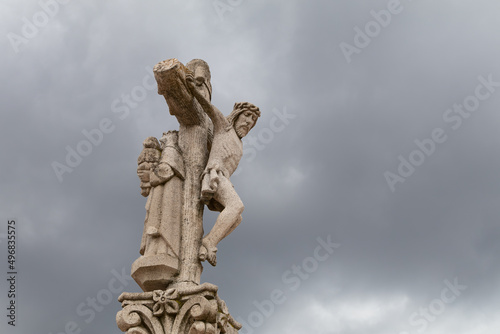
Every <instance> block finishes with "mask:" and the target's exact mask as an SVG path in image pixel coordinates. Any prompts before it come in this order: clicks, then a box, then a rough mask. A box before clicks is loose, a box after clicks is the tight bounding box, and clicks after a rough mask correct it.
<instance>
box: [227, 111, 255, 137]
mask: <svg viewBox="0 0 500 334" xmlns="http://www.w3.org/2000/svg"><path fill="white" fill-rule="evenodd" d="M259 117H260V110H259V108H258V107H256V106H255V105H253V104H251V103H249V102H238V103H235V104H234V107H233V111H232V112H231V113H230V114H229V115H228V116H227V121H228V122H229V124H231V127H233V128H234V130H235V131H236V134H237V135H238V137H240V139H241V138H243V137H245V136H246V135H247V134H248V132H250V130H251V129H252V128H253V127H254V126H255V124H256V123H257V119H258V118H259Z"/></svg>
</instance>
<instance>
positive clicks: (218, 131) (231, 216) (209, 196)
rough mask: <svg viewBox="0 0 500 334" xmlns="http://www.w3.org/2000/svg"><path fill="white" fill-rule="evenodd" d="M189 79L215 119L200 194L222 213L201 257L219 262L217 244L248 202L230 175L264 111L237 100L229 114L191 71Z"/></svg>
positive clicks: (214, 262) (205, 243)
mask: <svg viewBox="0 0 500 334" xmlns="http://www.w3.org/2000/svg"><path fill="white" fill-rule="evenodd" d="M187 82H188V85H189V88H190V90H191V92H192V93H193V95H194V96H195V98H196V100H198V102H199V103H200V105H201V107H202V108H203V111H205V112H206V113H207V115H208V116H209V117H210V119H211V120H212V123H213V131H214V138H213V143H212V149H211V151H210V155H209V158H208V163H207V166H206V167H205V170H204V171H203V175H202V183H201V196H200V197H201V200H202V201H203V202H204V203H205V204H207V205H208V206H209V207H210V208H213V209H215V210H217V211H221V213H220V215H219V217H218V218H217V221H216V222H215V225H214V227H213V228H212V230H211V231H210V233H209V234H208V235H206V236H205V237H204V238H203V240H202V245H201V248H200V260H202V261H205V260H207V261H208V262H209V263H210V264H211V265H213V266H215V265H216V263H217V260H216V252H217V244H218V243H219V242H220V241H221V240H222V239H223V238H225V237H226V236H228V235H229V234H230V233H231V232H232V231H233V230H234V229H235V228H236V227H237V226H238V225H239V224H240V222H241V219H242V217H241V213H242V212H243V209H244V206H243V203H242V202H241V199H240V197H239V196H238V194H237V193H236V191H235V190H234V187H233V184H232V183H231V181H230V180H229V178H230V177H231V175H232V174H233V173H234V171H235V170H236V168H237V167H238V164H239V163H240V160H241V157H242V156H243V144H242V142H241V138H243V137H245V136H246V135H247V134H248V132H249V131H250V130H251V129H252V128H253V127H254V126H255V123H256V122H257V118H258V117H259V116H260V111H259V108H257V107H256V106H254V105H253V104H251V103H248V102H243V103H236V104H235V105H234V108H233V111H232V112H231V114H229V116H228V117H227V118H226V117H225V116H224V115H223V114H222V113H221V112H220V110H219V109H217V108H216V107H215V106H214V105H213V104H211V103H210V101H209V100H208V99H207V98H206V97H205V96H203V94H201V93H200V92H199V91H198V90H197V89H196V86H195V83H194V78H193V77H192V76H191V75H188V77H187ZM213 200H215V201H216V203H215V204H211V203H210V202H211V201H213Z"/></svg>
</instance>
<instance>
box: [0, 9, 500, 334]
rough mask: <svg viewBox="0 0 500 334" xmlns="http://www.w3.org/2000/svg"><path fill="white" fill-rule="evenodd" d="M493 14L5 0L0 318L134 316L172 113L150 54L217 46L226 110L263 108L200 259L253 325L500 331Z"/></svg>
mask: <svg viewBox="0 0 500 334" xmlns="http://www.w3.org/2000/svg"><path fill="white" fill-rule="evenodd" d="M45 4H46V5H45ZM499 11H500V3H499V2H498V1H495V0H489V1H486V0H474V1H472V0H462V1H452V0H439V1H431V0H418V1H417V0H413V1H411V0H401V1H397V0H381V1H379V0H370V1H353V0H342V1H341V0H335V1H326V0H325V1H298V0H295V1H293V0H287V1H284V0H283V1H249V0H231V1H229V0H220V1H212V0H210V1H207V0H198V1H194V0H191V1H181V0H173V1H166V0H153V1H129V0H122V1H118V0H109V1H62V0H60V1H59V2H54V1H50V0H42V1H41V2H40V3H39V2H38V1H34V0H32V1H31V0H30V1H19V0H3V1H2V2H1V3H0V17H1V22H2V24H1V34H0V35H1V36H2V38H1V39H0V43H1V50H2V52H1V57H2V58H1V59H2V61H1V62H0V76H1V78H2V83H1V85H2V86H1V89H0V96H1V105H2V121H1V123H0V136H1V137H0V138H1V140H0V147H1V149H0V150H1V152H2V157H1V161H2V164H1V173H0V178H1V184H2V187H1V190H0V194H1V197H0V198H1V201H0V208H1V211H0V212H1V217H0V218H1V221H2V223H1V225H0V241H1V242H0V247H1V254H2V256H1V263H0V272H1V273H2V277H1V280H0V282H1V284H0V289H1V292H0V305H1V307H0V309H1V310H3V311H2V312H1V314H0V315H1V317H0V319H2V320H1V324H0V332H1V333H8V334H10V333H13V334H14V333H18V334H35V333H36V334H49V333H52V334H59V333H68V334H69V333H73V332H74V333H84V334H93V333H108V334H109V333H117V334H118V333H121V332H120V330H119V329H118V328H117V326H116V320H115V315H116V313H117V312H118V311H119V310H120V309H121V306H120V303H118V301H117V300H116V299H117V298H118V295H119V294H120V293H121V292H123V291H128V292H138V291H140V288H139V287H138V286H137V284H136V283H135V282H133V281H131V279H130V276H128V275H129V273H130V266H131V264H132V262H133V261H134V260H135V259H136V258H137V257H138V256H139V246H140V240H141V233H142V228H143V222H144V215H145V210H144V205H145V201H146V199H145V198H144V197H142V196H141V195H140V189H139V179H138V178H137V175H136V168H137V157H138V155H139V153H140V152H141V148H142V141H143V140H144V139H145V138H146V137H148V136H156V137H158V138H159V137H161V135H162V133H163V132H164V131H167V130H174V129H177V128H178V123H177V120H176V119H175V118H174V117H173V116H171V115H169V112H168V107H167V105H166V103H165V101H164V99H163V97H162V96H160V95H158V94H157V92H156V87H155V86H154V79H153V78H152V67H153V66H154V65H155V64H156V63H158V62H159V61H162V60H165V59H168V58H174V57H175V58H178V59H179V60H180V61H181V62H183V63H187V62H188V61H189V60H191V59H193V58H201V59H204V60H205V61H207V62H208V63H209V65H210V69H211V73H212V85H213V100H212V102H213V103H214V104H215V105H216V106H218V108H219V109H220V110H222V111H223V112H224V113H226V114H228V113H229V112H230V111H231V109H232V106H233V104H234V103H235V102H239V101H249V102H252V103H254V104H255V105H257V106H259V107H260V109H261V111H262V117H261V118H260V119H259V121H258V124H257V126H256V127H255V128H254V129H253V130H252V131H251V132H250V134H249V138H247V139H245V140H244V142H245V155H244V156H243V159H242V161H241V163H240V167H239V170H238V172H237V173H236V175H234V176H233V178H232V181H233V183H234V185H235V189H236V190H237V192H238V193H239V195H240V197H241V198H242V200H243V202H244V204H245V212H244V214H243V217H244V218H243V222H242V223H241V225H240V226H239V227H238V228H237V229H236V230H235V231H234V232H233V233H232V234H231V235H230V236H229V237H228V238H227V239H225V240H224V241H223V242H222V243H221V244H220V245H219V252H218V264H217V267H215V268H212V267H210V266H208V265H205V270H204V273H203V275H202V281H204V282H210V283H213V284H216V285H218V286H219V295H220V296H221V298H223V299H224V300H225V301H226V302H227V304H228V306H229V309H230V312H231V314H232V315H233V316H234V317H235V318H236V319H237V320H239V321H242V322H244V324H245V328H244V329H242V330H241V331H240V333H242V334H246V333H260V334H270V333H289V334H302V333H319V334H333V333H339V334H366V333H370V334H414V333H429V334H445V333H455V334H494V333H495V334H496V333H498V332H499V331H500V320H499V319H500V289H499V282H500V257H499V254H500V242H499V240H500V224H499V216H500V182H499V177H498V175H499V174H500V154H499V152H500V131H498V129H499V127H500V116H499V111H500V109H499V105H500V62H499V59H500V39H499V37H498V36H499V35H498V31H500V23H499V21H498V15H499ZM93 129H99V131H101V132H103V131H104V132H103V136H102V140H100V141H96V144H92V145H91V146H90V148H89V146H85V144H81V143H82V142H83V141H85V140H86V136H85V134H84V133H86V132H88V131H92V130H93ZM77 149H79V150H80V151H82V150H83V151H84V152H85V150H87V151H86V152H85V154H87V155H86V156H81V157H80V158H81V159H78V158H74V157H73V158H72V159H73V160H71V159H70V160H71V162H70V163H71V165H70V163H68V161H67V159H68V157H67V156H68V152H70V151H72V150H77ZM77 153H78V152H77ZM54 166H58V168H56V169H55V167H54ZM62 166H64V167H62ZM206 211H208V210H206ZM215 217H216V215H214V214H211V213H208V212H207V214H206V219H205V230H209V229H210V228H211V224H213V222H214V220H215ZM9 219H15V221H16V232H17V246H16V247H17V249H16V251H17V259H16V261H17V262H16V266H17V268H16V270H17V271H18V275H17V281H16V293H17V299H16V307H17V308H16V312H17V318H16V326H15V327H12V326H9V325H8V324H7V321H8V320H9V319H8V318H7V317H6V315H7V312H8V311H7V310H6V308H7V307H8V305H9V304H8V303H9V302H10V299H9V298H8V296H7V292H8V289H9V286H8V282H7V278H8V275H7V271H8V267H7V257H6V254H7V240H6V234H7V222H8V220H9ZM325 245H326V246H325ZM328 245H329V246H328ZM117 277H120V279H117ZM127 277H128V278H127ZM110 282H112V284H111V288H110ZM110 296H111V297H112V300H111V299H110V298H109V297H110ZM273 296H274V297H275V298H274V301H273V302H267V301H268V300H271V299H272V297H273ZM276 296H280V297H279V298H276ZM89 300H95V302H94V306H90V302H89Z"/></svg>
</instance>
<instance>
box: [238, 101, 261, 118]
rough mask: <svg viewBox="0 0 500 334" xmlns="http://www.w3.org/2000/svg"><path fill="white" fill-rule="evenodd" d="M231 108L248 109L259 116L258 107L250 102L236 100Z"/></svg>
mask: <svg viewBox="0 0 500 334" xmlns="http://www.w3.org/2000/svg"><path fill="white" fill-rule="evenodd" d="M233 110H248V111H251V112H253V113H255V114H256V115H257V116H258V117H260V110H259V107H257V106H255V105H254V104H252V103H250V102H236V103H235V104H234V107H233Z"/></svg>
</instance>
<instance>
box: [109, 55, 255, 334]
mask: <svg viewBox="0 0 500 334" xmlns="http://www.w3.org/2000/svg"><path fill="white" fill-rule="evenodd" d="M154 74H155V78H156V80H157V82H158V93H159V94H161V95H163V96H164V98H165V100H166V102H167V104H168V107H169V110H170V113H171V114H172V115H174V116H175V117H176V118H177V120H178V121H179V130H178V131H168V132H166V133H164V134H163V137H162V138H161V139H160V140H159V141H158V140H157V139H156V138H154V137H148V138H147V139H146V140H145V141H144V143H143V150H142V152H141V153H140V155H139V158H138V160H137V163H138V167H137V175H138V176H139V179H140V181H141V184H140V188H141V194H142V195H143V196H145V197H147V198H148V199H147V202H146V218H145V220H144V231H143V235H142V239H141V246H140V251H139V252H140V254H141V256H140V257H139V258H138V259H137V260H136V261H135V262H134V263H133V264H132V277H133V278H134V280H135V281H136V282H137V283H138V284H139V286H140V287H141V288H142V290H143V291H145V292H144V293H139V294H130V293H124V294H122V295H121V296H120V298H119V300H120V301H121V302H122V306H123V310H122V311H120V312H119V313H118V315H117V323H118V327H119V328H120V329H121V330H122V331H126V332H127V333H129V334H132V333H135V334H137V333H139V334H145V333H152V334H160V333H162V334H167V333H182V334H196V333H214V334H216V333H217V334H218V333H230V334H231V333H237V331H238V329H240V328H241V325H239V324H238V323H237V322H235V321H234V319H233V318H232V317H231V316H230V315H229V312H228V311H227V307H226V305H225V303H224V302H223V301H222V300H220V299H219V297H218V296H217V287H216V286H214V285H211V284H208V283H204V284H200V276H201V272H202V270H203V267H202V265H201V262H202V261H207V262H209V263H210V264H212V265H213V266H215V265H216V263H217V257H216V253H217V246H218V244H219V243H220V242H221V240H222V239H224V238H225V237H227V236H228V235H229V234H230V233H231V232H232V231H233V230H234V229H235V228H236V227H237V226H238V225H239V224H240V222H241V220H242V216H241V214H242V212H243V209H244V206H243V203H242V201H241V199H240V197H239V196H238V194H237V193H236V191H235V189H234V187H233V185H232V183H231V180H230V177H231V175H232V174H233V173H234V171H235V170H236V168H237V167H238V164H239V162H240V160H241V158H242V156H243V144H242V142H241V139H242V138H243V137H244V136H246V135H247V134H248V132H249V131H250V130H251V129H252V128H253V127H254V126H255V124H256V122H257V119H258V117H259V116H260V110H259V108H258V107H256V106H254V105H253V104H251V103H248V102H240V103H236V104H235V105H234V108H233V111H232V112H231V113H230V114H229V115H228V116H227V117H226V116H224V115H223V114H222V112H221V111H219V109H217V108H216V107H215V106H214V105H212V103H211V96H212V86H211V83H210V79H211V74H210V69H209V67H208V65H207V64H206V63H205V62H204V61H203V60H200V59H195V60H192V61H190V62H189V63H188V64H187V65H186V66H184V65H183V64H182V63H181V62H179V61H178V60H177V59H169V60H166V61H162V62H160V63H158V64H157V65H156V66H155V67H154ZM205 205H207V207H208V208H209V209H210V210H216V211H219V212H220V214H219V216H218V218H217V220H216V222H215V224H214V226H213V228H212V229H211V231H210V232H209V233H208V234H207V235H206V236H205V237H203V209H204V206H205Z"/></svg>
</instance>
